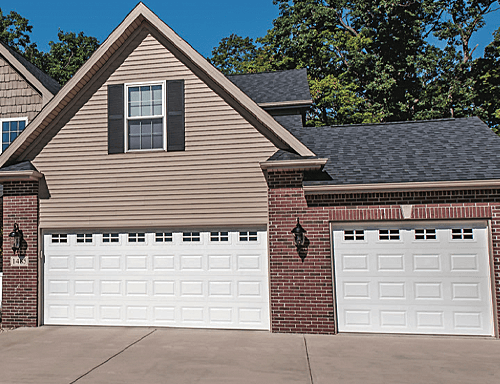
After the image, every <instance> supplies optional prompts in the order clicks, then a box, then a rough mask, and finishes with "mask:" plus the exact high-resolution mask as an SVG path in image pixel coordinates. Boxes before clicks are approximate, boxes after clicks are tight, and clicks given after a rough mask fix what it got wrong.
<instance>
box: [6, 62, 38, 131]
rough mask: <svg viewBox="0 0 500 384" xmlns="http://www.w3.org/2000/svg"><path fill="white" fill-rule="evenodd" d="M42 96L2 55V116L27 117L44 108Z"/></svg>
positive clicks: (30, 117)
mask: <svg viewBox="0 0 500 384" xmlns="http://www.w3.org/2000/svg"><path fill="white" fill-rule="evenodd" d="M42 101H43V100H42V96H41V95H40V94H39V93H38V92H36V91H35V90H34V89H33V88H32V87H31V86H30V85H29V84H28V82H27V81H26V80H25V79H24V78H23V77H21V76H20V75H19V73H17V72H16V70H15V69H14V68H12V66H11V65H10V64H9V63H8V62H7V61H5V60H4V58H3V57H1V56H0V118H15V117H27V118H28V121H31V120H32V119H33V118H34V117H35V116H36V114H37V113H38V112H40V111H41V109H42Z"/></svg>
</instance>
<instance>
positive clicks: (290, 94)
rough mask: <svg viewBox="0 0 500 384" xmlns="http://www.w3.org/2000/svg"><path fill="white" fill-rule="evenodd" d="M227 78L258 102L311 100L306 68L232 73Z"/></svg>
mask: <svg viewBox="0 0 500 384" xmlns="http://www.w3.org/2000/svg"><path fill="white" fill-rule="evenodd" d="M227 78H228V79H229V80H231V81H232V82H233V83H234V84H235V85H236V86H237V87H238V88H240V89H241V90H242V91H243V92H245V93H246V94H247V96H249V97H250V98H251V99H252V100H253V101H255V102H256V103H258V104H260V103H276V102H283V101H299V100H300V101H303V100H311V94H310V92H309V84H308V82H307V71H306V70H305V69H292V70H288V71H278V72H263V73H251V74H245V75H232V76H227Z"/></svg>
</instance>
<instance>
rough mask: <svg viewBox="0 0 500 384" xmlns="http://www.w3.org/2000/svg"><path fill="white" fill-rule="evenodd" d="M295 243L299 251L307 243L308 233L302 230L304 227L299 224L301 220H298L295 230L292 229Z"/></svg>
mask: <svg viewBox="0 0 500 384" xmlns="http://www.w3.org/2000/svg"><path fill="white" fill-rule="evenodd" d="M292 233H293V237H294V241H295V246H296V247H297V249H298V250H300V249H301V248H302V247H303V246H304V244H305V242H306V235H305V234H306V233H307V231H306V230H305V229H304V228H302V225H300V223H299V218H297V225H296V226H295V228H294V229H292Z"/></svg>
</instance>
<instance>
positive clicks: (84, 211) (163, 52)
mask: <svg viewBox="0 0 500 384" xmlns="http://www.w3.org/2000/svg"><path fill="white" fill-rule="evenodd" d="M174 79H183V80H184V81H185V96H186V100H185V113H186V116H185V119H186V150H185V151H184V152H165V151H150V152H134V153H125V154H114V155H108V154H107V85H108V84H119V83H130V82H142V81H144V82H149V81H158V80H174ZM275 151H276V147H275V146H274V145H273V144H271V143H270V142H269V141H268V140H267V139H266V138H265V137H264V136H263V135H262V134H261V133H259V132H258V131H257V129H255V128H254V127H253V126H252V125H250V124H249V123H248V122H247V121H246V120H244V119H243V118H242V117H241V116H240V115H239V113H237V112H236V111H235V110H234V109H233V108H231V107H230V106H229V105H228V104H227V103H226V102H225V101H224V100H223V99H222V98H221V97H219V96H218V95H217V94H216V93H215V92H213V91H212V90H211V89H210V88H209V87H208V86H206V85H205V84H204V83H203V81H202V80H201V79H199V78H198V77H196V76H195V75H194V74H193V73H192V72H191V70H189V68H187V67H186V66H185V65H184V64H183V63H181V62H180V61H179V60H177V59H176V58H175V57H174V56H173V55H172V54H171V53H170V52H169V51H167V49H166V48H164V47H163V46H162V45H161V44H159V43H158V42H157V41H156V40H155V39H154V38H153V37H151V36H148V37H146V38H145V39H144V41H143V42H142V43H141V44H140V45H139V46H138V47H137V48H136V49H135V50H134V52H133V53H132V54H131V55H130V56H129V57H128V58H127V59H126V60H125V61H124V62H123V63H122V64H121V66H120V67H119V68H118V69H117V70H116V71H115V72H114V73H113V74H112V75H111V76H110V78H109V79H107V81H106V82H105V84H103V86H102V87H100V89H99V90H98V91H97V92H96V93H95V94H94V95H92V97H91V98H90V99H89V100H88V102H87V103H86V104H85V105H84V106H83V107H82V108H81V109H80V110H79V111H78V112H77V113H76V114H75V116H73V117H72V118H71V119H70V121H69V122H68V123H67V124H66V125H65V126H64V127H63V128H62V129H61V130H60V131H59V132H58V134H57V135H56V136H55V137H54V138H53V139H52V140H51V141H50V142H49V144H48V145H46V147H45V148H44V149H43V150H42V151H41V152H40V154H39V155H38V156H37V157H36V158H35V160H34V161H33V164H34V165H35V166H36V168H37V169H38V170H39V171H40V172H42V173H43V174H44V175H45V179H46V182H47V185H48V189H49V193H50V198H49V199H42V200H41V201H40V225H41V227H42V228H74V229H75V228H112V227H118V228H127V227H128V228H195V227H198V228H199V227H205V228H206V227H222V226H233V227H236V226H242V227H244V226H260V227H265V225H266V224H267V186H266V182H265V179H264V175H263V173H262V171H261V169H260V167H259V162H261V161H265V160H266V159H267V158H269V157H270V156H272V154H273V153H274V152H275Z"/></svg>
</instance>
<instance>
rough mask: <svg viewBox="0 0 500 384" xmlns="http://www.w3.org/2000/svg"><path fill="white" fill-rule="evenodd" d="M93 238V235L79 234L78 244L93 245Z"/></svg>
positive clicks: (77, 235)
mask: <svg viewBox="0 0 500 384" xmlns="http://www.w3.org/2000/svg"><path fill="white" fill-rule="evenodd" d="M92 241H93V236H92V234H91V233H77V234H76V242H77V243H80V244H82V243H83V244H85V243H87V244H88V243H92Z"/></svg>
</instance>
